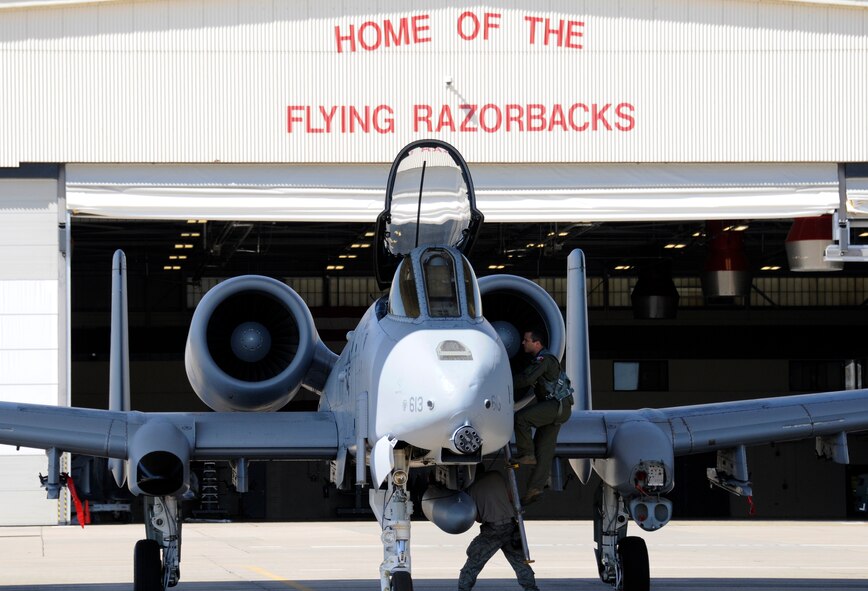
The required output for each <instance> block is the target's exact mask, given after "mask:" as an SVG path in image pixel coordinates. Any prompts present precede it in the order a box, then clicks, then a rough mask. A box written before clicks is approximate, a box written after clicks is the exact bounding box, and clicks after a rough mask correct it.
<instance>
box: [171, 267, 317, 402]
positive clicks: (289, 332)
mask: <svg viewBox="0 0 868 591" xmlns="http://www.w3.org/2000/svg"><path fill="white" fill-rule="evenodd" d="M318 346H320V343H319V337H318V335H317V333H316V329H315V327H314V323H313V317H312V316H311V314H310V310H308V308H307V305H306V304H305V303H304V301H303V300H302V299H301V297H300V296H299V295H298V294H297V293H295V291H293V290H292V289H291V288H290V287H288V286H287V285H285V284H283V283H281V282H279V281H277V280H275V279H271V278H268V277H262V276H258V275H246V276H243V277H235V278H233V279H229V280H228V281H225V282H223V283H220V284H219V285H217V286H215V287H214V288H212V289H211V291H209V292H208V293H207V294H205V297H203V298H202V301H201V302H200V303H199V306H198V307H197V308H196V312H195V313H194V315H193V321H192V323H191V325H190V332H189V334H188V336H187V349H186V352H185V362H186V366H187V377H188V378H189V380H190V384H191V385H192V387H193V390H194V391H195V392H196V394H197V395H198V396H199V398H200V399H201V400H202V401H203V402H204V403H205V404H207V405H208V406H209V407H211V408H212V409H214V410H218V411H232V410H237V411H271V410H277V409H279V408H281V407H282V406H284V405H286V403H287V402H289V401H290V400H291V399H292V398H293V396H295V394H296V392H298V389H299V388H300V387H301V385H302V381H303V380H304V378H305V375H306V374H307V373H308V371H309V370H310V368H311V366H312V364H313V361H314V357H315V353H316V350H317V347H318Z"/></svg>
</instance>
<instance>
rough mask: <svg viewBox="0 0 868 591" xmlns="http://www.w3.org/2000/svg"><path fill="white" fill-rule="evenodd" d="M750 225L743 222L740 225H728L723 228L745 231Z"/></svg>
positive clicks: (729, 230)
mask: <svg viewBox="0 0 868 591" xmlns="http://www.w3.org/2000/svg"><path fill="white" fill-rule="evenodd" d="M748 227H749V226H747V225H745V224H742V225H740V226H727V227H725V228H724V229H723V231H724V232H744V231H745V230H747V229H748Z"/></svg>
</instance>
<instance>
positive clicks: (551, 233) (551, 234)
mask: <svg viewBox="0 0 868 591" xmlns="http://www.w3.org/2000/svg"><path fill="white" fill-rule="evenodd" d="M554 235H555V233H554V232H549V233H548V234H547V236H554Z"/></svg>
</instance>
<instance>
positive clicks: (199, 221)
mask: <svg viewBox="0 0 868 591" xmlns="http://www.w3.org/2000/svg"><path fill="white" fill-rule="evenodd" d="M207 221H208V220H187V223H188V224H204V223H205V222H207Z"/></svg>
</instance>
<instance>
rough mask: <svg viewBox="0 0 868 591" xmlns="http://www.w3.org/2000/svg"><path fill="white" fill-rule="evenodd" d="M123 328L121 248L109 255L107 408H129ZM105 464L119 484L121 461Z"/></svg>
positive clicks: (124, 293) (124, 279) (124, 295)
mask: <svg viewBox="0 0 868 591" xmlns="http://www.w3.org/2000/svg"><path fill="white" fill-rule="evenodd" d="M127 331H128V322H127V258H126V256H125V255H124V252H123V251H122V250H117V251H115V254H114V257H113V258H112V318H111V351H110V353H109V355H110V361H109V410H119V411H128V410H130V353H129V339H128V338H127ZM108 467H109V470H110V471H111V473H112V476H114V478H115V482H117V484H118V486H123V485H124V479H125V477H124V462H123V460H120V459H114V458H113V459H109V461H108Z"/></svg>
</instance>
